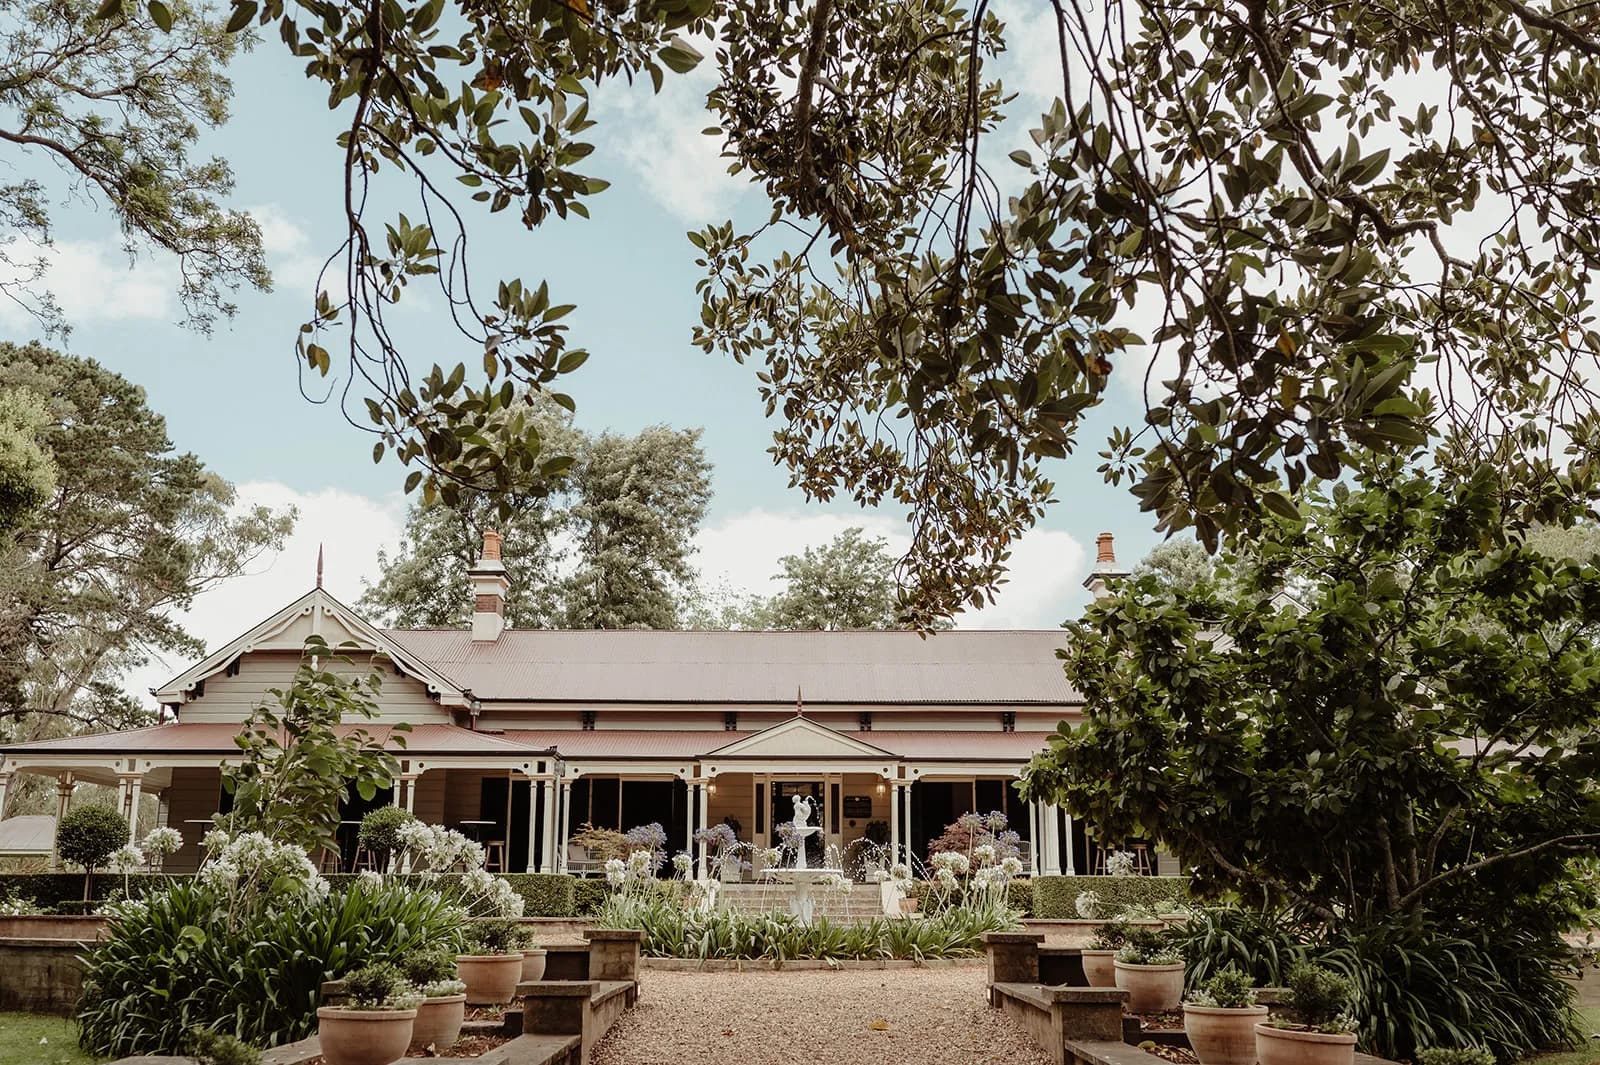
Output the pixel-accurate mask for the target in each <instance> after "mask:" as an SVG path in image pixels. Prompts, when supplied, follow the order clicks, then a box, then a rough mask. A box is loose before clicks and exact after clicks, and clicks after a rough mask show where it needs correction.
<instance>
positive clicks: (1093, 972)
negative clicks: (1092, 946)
mask: <svg viewBox="0 0 1600 1065" xmlns="http://www.w3.org/2000/svg"><path fill="white" fill-rule="evenodd" d="M1082 957H1083V975H1084V978H1085V979H1086V980H1088V981H1089V986H1090V987H1116V986H1117V970H1116V968H1115V966H1114V965H1113V964H1112V963H1113V962H1115V961H1116V958H1117V952H1116V951H1114V950H1085V951H1084V952H1083V954H1082Z"/></svg>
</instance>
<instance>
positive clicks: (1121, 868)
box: [1106, 851, 1135, 876]
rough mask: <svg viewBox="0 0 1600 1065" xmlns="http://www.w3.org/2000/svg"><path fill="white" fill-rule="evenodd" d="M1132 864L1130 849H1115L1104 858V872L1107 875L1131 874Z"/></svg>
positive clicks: (1132, 871) (1133, 862) (1132, 873)
mask: <svg viewBox="0 0 1600 1065" xmlns="http://www.w3.org/2000/svg"><path fill="white" fill-rule="evenodd" d="M1134 864H1135V861H1134V857H1133V852H1132V851H1116V852H1114V853H1112V854H1110V855H1109V856H1107V858H1106V873H1107V875H1109V876H1132V875H1134Z"/></svg>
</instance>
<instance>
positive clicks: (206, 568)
mask: <svg viewBox="0 0 1600 1065" xmlns="http://www.w3.org/2000/svg"><path fill="white" fill-rule="evenodd" d="M12 390H25V391H27V392H30V393H32V394H34V395H36V396H40V397H43V398H44V400H45V403H46V405H47V409H48V419H49V420H48V422H47V424H46V425H44V427H43V428H42V430H41V431H40V433H39V436H38V441H39V443H40V444H41V445H42V446H43V448H44V449H45V450H46V451H47V452H48V453H49V455H50V457H51V459H52V461H53V462H54V465H55V468H56V485H55V489H54V491H53V493H52V495H51V496H50V498H49V500H48V501H47V502H46V503H45V505H44V506H42V507H41V508H39V510H38V511H37V512H36V514H35V515H34V517H33V518H32V519H31V520H29V521H27V522H25V523H24V524H23V525H22V526H20V527H19V528H17V529H15V530H13V531H12V532H11V533H10V534H9V535H8V536H7V538H6V539H5V540H4V542H3V545H0V553H3V555H4V564H3V565H0V574H3V575H0V582H3V593H4V594H0V730H3V731H4V733H5V734H6V735H8V737H12V738H32V737H35V736H38V735H43V734H48V733H50V732H51V731H59V730H63V729H66V730H72V729H77V728H81V727H87V726H97V727H104V726H108V725H109V726H116V725H123V724H127V723H128V722H127V721H126V720H118V719H115V717H118V716H120V715H122V714H125V713H127V712H129V711H130V710H131V709H132V707H130V705H129V702H128V701H124V700H118V699H112V698H107V696H106V692H105V691H103V690H102V688H103V687H104V686H105V683H106V682H114V681H115V680H116V679H117V678H118V677H120V676H121V675H122V674H123V673H124V672H126V671H127V670H128V669H129V668H132V667H134V666H138V665H141V664H143V663H144V662H146V661H147V660H148V659H149V657H150V656H151V655H154V654H174V655H185V656H188V655H194V654H197V653H199V652H200V651H202V650H203V648H202V647H201V645H200V642H199V640H197V639H196V638H195V637H194V636H192V635H191V634H190V633H188V632H187V631H186V630H185V629H184V628H183V626H182V624H181V623H180V621H179V620H178V618H177V616H176V615H177V613H178V612H180V611H182V610H183V609H184V608H186V607H187V606H188V605H189V604H190V603H191V602H192V601H193V600H194V597H195V596H196V595H197V594H199V593H200V592H201V591H203V590H205V589H206V588H209V587H211V586H212V585H214V584H216V583H217V582H219V581H222V580H226V579H227V578H229V577H232V576H234V575H236V574H238V573H240V572H242V571H243V570H244V569H245V568H246V567H247V566H248V565H249V564H250V563H251V562H252V561H253V560H254V559H255V558H256V557H258V556H259V555H260V554H261V553H262V552H263V551H267V550H271V549H275V548H277V547H280V546H281V545H282V543H283V541H284V538H285V537H286V536H287V535H288V532H289V530H290V528H291V527H292V525H293V520H294V516H293V514H292V512H291V513H274V512H272V511H270V510H268V509H267V508H264V507H249V506H243V505H241V504H240V503H239V501H238V500H237V499H236V497H235V494H234V490H233V487H232V486H231V485H229V484H228V483H227V482H226V481H224V480H223V479H222V478H220V477H218V476H217V475H216V474H215V473H213V472H211V471H210V470H208V469H206V467H205V466H204V465H203V464H202V463H201V461H200V460H199V459H198V458H196V457H195V456H194V455H192V454H183V453H178V452H176V451H175V450H174V449H173V446H172V443H171V441H170V440H169V439H168V437H167V430H166V423H165V422H164V421H163V419H162V418H161V416H160V415H158V414H156V413H154V412H153V411H151V410H150V408H149V407H148V406H147V405H146V404H145V397H144V392H143V390H142V389H140V388H138V387H137V386H135V385H133V384H131V383H129V382H128V381H127V380H126V379H124V378H122V377H120V376H118V375H117V374H114V373H112V372H110V371H108V370H106V369H105V368H103V367H101V366H100V365H99V364H98V363H95V362H94V361H92V360H89V359H80V358H74V357H70V356H66V355H62V354H59V353H57V352H55V351H51V350H49V349H47V348H44V347H41V346H39V345H37V344H29V345H27V346H17V345H13V344H0V392H7V391H12ZM107 713H110V714H113V715H114V718H107V717H106V716H105V715H106V714H107Z"/></svg>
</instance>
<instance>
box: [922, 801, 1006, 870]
mask: <svg viewBox="0 0 1600 1065" xmlns="http://www.w3.org/2000/svg"><path fill="white" fill-rule="evenodd" d="M1020 840H1021V837H1020V836H1018V835H1017V834H1016V833H1015V832H1013V831H1011V828H1010V822H1008V821H1007V820H1006V815H1005V814H1003V813H1001V812H1000V811H999V810H995V811H992V812H990V813H986V814H962V815H961V816H960V817H958V818H956V819H955V820H954V821H952V822H951V823H950V824H948V825H946V826H945V827H944V831H943V832H941V833H940V834H939V835H938V837H937V838H935V839H933V840H932V841H931V842H929V844H928V857H929V858H930V859H931V858H932V857H933V855H935V854H946V853H949V854H964V855H966V856H967V857H968V858H971V857H972V856H973V851H975V850H976V849H977V848H978V847H980V846H982V845H984V844H988V845H989V846H991V847H993V848H994V849H995V857H996V858H997V859H998V858H1015V857H1017V856H1018V855H1019V854H1020V853H1021V851H1020V850H1019V849H1018V847H1017V844H1018V842H1019V841H1020Z"/></svg>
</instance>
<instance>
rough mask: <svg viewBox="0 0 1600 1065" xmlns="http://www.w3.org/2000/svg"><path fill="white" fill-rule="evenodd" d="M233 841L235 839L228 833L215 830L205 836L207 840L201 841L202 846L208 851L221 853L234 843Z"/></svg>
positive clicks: (218, 829)
mask: <svg viewBox="0 0 1600 1065" xmlns="http://www.w3.org/2000/svg"><path fill="white" fill-rule="evenodd" d="M232 839H233V837H232V836H230V835H228V833H226V832H224V831H223V830H222V829H220V828H213V829H212V830H211V831H210V832H207V833H206V834H205V838H204V839H202V840H201V841H200V846H202V847H204V848H205V849H206V850H208V851H220V850H221V849H222V848H224V847H226V846H227V845H228V844H229V843H230V842H231V841H232Z"/></svg>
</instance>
